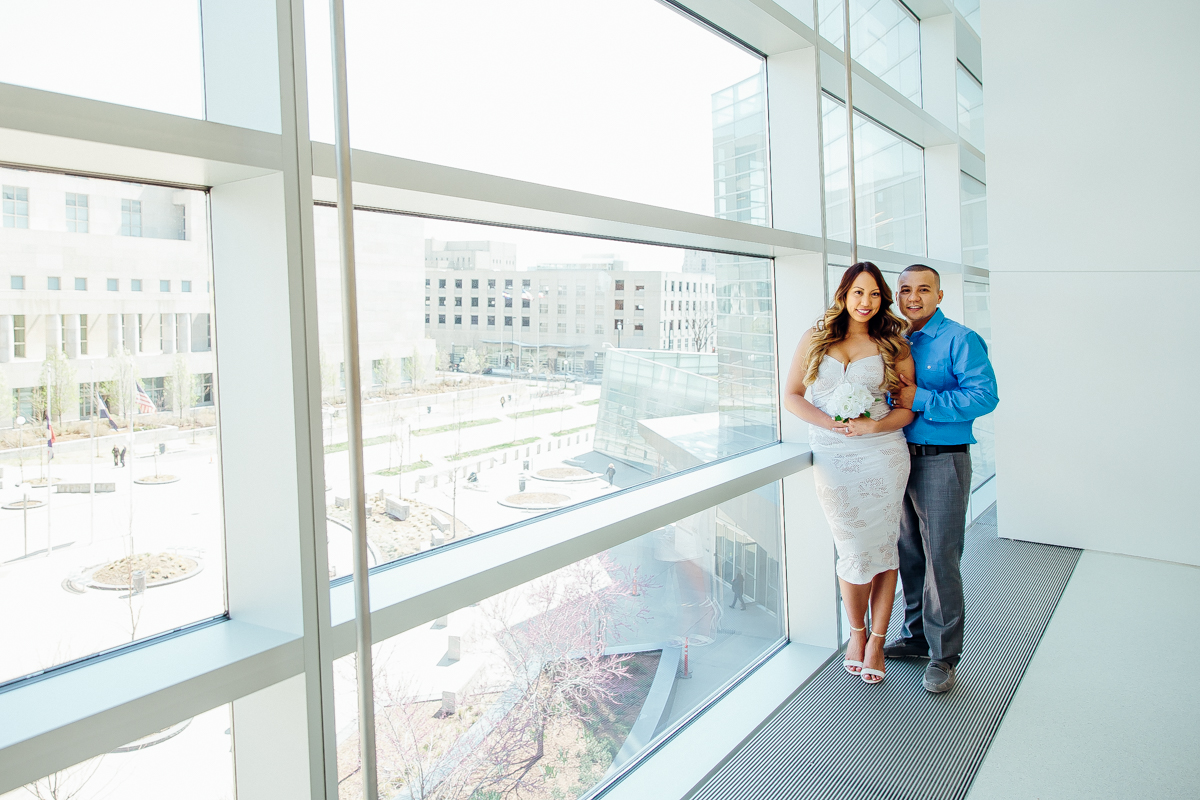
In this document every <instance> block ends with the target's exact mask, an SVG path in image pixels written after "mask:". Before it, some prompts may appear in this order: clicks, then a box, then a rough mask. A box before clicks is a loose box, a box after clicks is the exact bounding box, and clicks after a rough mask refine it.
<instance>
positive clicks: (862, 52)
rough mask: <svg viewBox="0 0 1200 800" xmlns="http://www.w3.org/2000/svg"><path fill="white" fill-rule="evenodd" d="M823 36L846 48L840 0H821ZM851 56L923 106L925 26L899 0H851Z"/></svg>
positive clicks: (820, 10) (820, 11)
mask: <svg viewBox="0 0 1200 800" xmlns="http://www.w3.org/2000/svg"><path fill="white" fill-rule="evenodd" d="M818 9H819V13H820V15H821V36H823V37H824V38H825V39H827V40H828V41H829V42H830V43H831V44H833V45H835V46H837V47H839V48H840V47H842V46H843V45H842V39H843V37H844V31H845V27H846V26H845V21H844V15H843V12H842V4H841V2H840V1H839V0H820V3H819V6H818ZM850 45H851V48H850V55H851V56H852V57H853V58H854V60H855V61H857V62H858V63H860V64H862V65H863V66H864V67H866V68H867V69H869V70H870V71H871V72H873V73H875V74H876V75H878V76H879V77H880V78H882V79H883V80H884V82H886V83H887V84H888V85H890V86H891V87H892V88H893V89H895V90H896V91H898V92H900V94H902V95H904V96H905V97H907V98H908V99H909V100H912V101H913V102H914V103H916V104H917V105H921V26H920V23H918V22H917V19H916V18H915V17H914V16H913V15H912V12H910V11H909V10H908V9H907V8H905V7H904V6H903V5H902V4H901V3H899V2H897V0H851V2H850Z"/></svg>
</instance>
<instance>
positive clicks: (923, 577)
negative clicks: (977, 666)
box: [899, 453, 971, 666]
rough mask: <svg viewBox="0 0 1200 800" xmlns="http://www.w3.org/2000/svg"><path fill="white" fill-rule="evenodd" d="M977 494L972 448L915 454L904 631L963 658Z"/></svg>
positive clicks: (906, 512) (945, 657) (906, 534)
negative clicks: (967, 561)
mask: <svg viewBox="0 0 1200 800" xmlns="http://www.w3.org/2000/svg"><path fill="white" fill-rule="evenodd" d="M970 494H971V456H970V454H969V453H942V454H941V455H936V456H913V457H912V470H911V472H910V473H909V477H908V488H907V489H906V490H905V492H904V508H903V511H902V512H901V515H900V541H899V548H900V580H901V582H902V583H903V584H904V636H905V637H912V638H914V639H916V640H917V641H918V642H919V641H921V640H925V641H926V642H928V643H929V657H930V658H932V659H934V660H935V661H945V662H947V663H949V664H950V665H951V666H954V665H955V664H957V663H958V659H959V656H960V655H961V654H962V641H963V588H962V574H961V573H960V571H959V563H960V561H961V560H962V551H963V537H964V535H965V534H966V526H967V501H968V499H969V498H970Z"/></svg>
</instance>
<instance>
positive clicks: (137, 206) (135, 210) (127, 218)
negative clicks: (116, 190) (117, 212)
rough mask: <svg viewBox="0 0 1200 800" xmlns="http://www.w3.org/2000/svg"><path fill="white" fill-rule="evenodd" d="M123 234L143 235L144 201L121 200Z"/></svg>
mask: <svg viewBox="0 0 1200 800" xmlns="http://www.w3.org/2000/svg"><path fill="white" fill-rule="evenodd" d="M121 235H122V236H141V235H142V201H141V200H122V201H121Z"/></svg>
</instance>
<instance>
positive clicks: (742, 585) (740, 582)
mask: <svg viewBox="0 0 1200 800" xmlns="http://www.w3.org/2000/svg"><path fill="white" fill-rule="evenodd" d="M732 588H733V602H732V603H730V604H729V607H730V608H733V607H734V606H735V605H737V604H738V603H741V604H742V611H745V610H746V598H745V597H743V596H742V592H744V591H745V590H746V576H745V575H743V574H742V573H741V572H740V571H739V572H738V573H737V574H736V575H734V576H733V587H732Z"/></svg>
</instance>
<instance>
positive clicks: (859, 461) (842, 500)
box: [805, 355, 909, 584]
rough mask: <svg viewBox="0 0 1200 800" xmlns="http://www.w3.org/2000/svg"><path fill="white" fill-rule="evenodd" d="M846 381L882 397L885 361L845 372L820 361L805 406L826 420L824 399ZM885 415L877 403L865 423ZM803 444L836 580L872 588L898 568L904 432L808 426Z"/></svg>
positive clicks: (864, 362)
mask: <svg viewBox="0 0 1200 800" xmlns="http://www.w3.org/2000/svg"><path fill="white" fill-rule="evenodd" d="M847 381H849V382H850V383H856V384H861V385H862V386H865V387H866V388H867V389H869V390H870V391H871V392H872V393H873V394H874V395H875V396H876V397H879V398H882V397H884V389H883V388H882V384H883V359H882V358H881V357H880V356H878V355H874V356H868V357H867V358H861V359H859V360H858V361H853V362H851V363H850V365H849V366H848V367H843V366H842V364H841V362H839V361H838V360H837V359H834V358H832V357H830V356H825V357H824V359H823V360H822V361H821V366H820V370H819V372H818V373H817V380H816V382H815V383H814V384H813V385H812V386H810V387H809V388H808V392H807V393H806V394H805V399H807V400H808V401H809V402H810V403H812V404H813V405H815V406H816V407H817V408H819V409H821V410H822V411H825V412H826V413H830V411H829V409H828V407H827V405H826V404H827V403H828V401H829V396H830V395H831V394H832V393H833V390H834V389H835V388H837V386H838V385H839V384H841V383H844V382H847ZM889 411H890V409H889V408H888V404H887V401H886V400H879V401H877V402H876V403H875V405H874V406H872V407H871V418H872V419H882V418H883V417H885V416H887V414H888V412H889ZM809 442H810V444H811V445H812V451H813V472H814V475H815V478H816V483H817V497H818V498H819V499H820V501H821V506H822V507H823V508H824V509H825V518H826V519H828V520H829V527H830V528H831V529H832V530H833V540H834V545H835V546H836V547H837V554H838V560H837V574H838V577H840V578H842V579H843V580H845V581H848V582H849V583H859V584H862V583H870V581H871V579H872V578H873V577H875V576H876V575H878V574H879V573H880V572H884V571H886V570H889V569H896V568H897V567H898V566H899V556H898V554H897V550H896V541H897V539H899V537H900V509H901V506H902V504H903V502H904V489H905V486H906V485H907V484H908V468H909V464H908V445H907V444H906V443H905V439H904V431H903V430H898V431H892V432H891V433H872V434H868V435H866V436H844V435H843V434H840V433H834V432H833V431H827V430H825V429H824V428H818V427H816V426H815V425H810V426H809Z"/></svg>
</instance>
